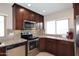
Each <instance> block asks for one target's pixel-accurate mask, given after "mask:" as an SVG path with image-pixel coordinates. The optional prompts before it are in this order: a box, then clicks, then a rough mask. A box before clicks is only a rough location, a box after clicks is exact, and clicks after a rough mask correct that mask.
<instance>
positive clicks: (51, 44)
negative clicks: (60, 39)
mask: <svg viewBox="0 0 79 59" xmlns="http://www.w3.org/2000/svg"><path fill="white" fill-rule="evenodd" d="M46 51H47V52H50V53H52V54H54V55H56V40H54V39H47V41H46Z"/></svg>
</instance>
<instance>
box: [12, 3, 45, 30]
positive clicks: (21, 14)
mask: <svg viewBox="0 0 79 59" xmlns="http://www.w3.org/2000/svg"><path fill="white" fill-rule="evenodd" d="M12 8H13V27H14V29H16V30H22V29H23V21H24V20H28V21H34V22H36V23H39V24H40V22H41V23H44V22H43V20H44V16H43V15H40V14H38V13H36V12H34V11H32V10H29V9H27V8H25V7H22V6H20V5H18V4H14V5H13V6H12ZM42 26H44V24H42ZM42 29H43V27H42Z"/></svg>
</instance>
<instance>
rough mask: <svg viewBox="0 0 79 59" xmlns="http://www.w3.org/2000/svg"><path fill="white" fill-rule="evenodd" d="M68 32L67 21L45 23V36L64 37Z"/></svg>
mask: <svg viewBox="0 0 79 59" xmlns="http://www.w3.org/2000/svg"><path fill="white" fill-rule="evenodd" d="M67 32H68V19H64V20H54V21H47V22H46V29H45V33H46V34H58V35H63V34H64V35H65V34H67Z"/></svg>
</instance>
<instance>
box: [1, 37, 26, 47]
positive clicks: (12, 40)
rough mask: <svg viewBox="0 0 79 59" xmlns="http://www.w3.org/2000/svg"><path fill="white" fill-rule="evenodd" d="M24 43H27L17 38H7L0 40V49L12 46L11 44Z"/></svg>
mask: <svg viewBox="0 0 79 59" xmlns="http://www.w3.org/2000/svg"><path fill="white" fill-rule="evenodd" d="M25 41H27V40H25V39H22V38H19V37H9V38H5V39H3V40H0V42H1V43H2V44H1V45H0V47H5V46H8V45H12V44H17V43H22V42H25Z"/></svg>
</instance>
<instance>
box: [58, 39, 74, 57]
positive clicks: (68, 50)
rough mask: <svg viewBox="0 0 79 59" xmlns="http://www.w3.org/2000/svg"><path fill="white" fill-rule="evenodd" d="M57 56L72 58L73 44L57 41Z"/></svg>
mask: <svg viewBox="0 0 79 59" xmlns="http://www.w3.org/2000/svg"><path fill="white" fill-rule="evenodd" d="M57 55H58V56H74V43H73V42H68V41H59V40H57Z"/></svg>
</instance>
